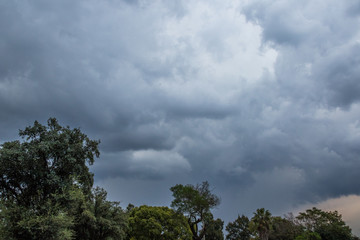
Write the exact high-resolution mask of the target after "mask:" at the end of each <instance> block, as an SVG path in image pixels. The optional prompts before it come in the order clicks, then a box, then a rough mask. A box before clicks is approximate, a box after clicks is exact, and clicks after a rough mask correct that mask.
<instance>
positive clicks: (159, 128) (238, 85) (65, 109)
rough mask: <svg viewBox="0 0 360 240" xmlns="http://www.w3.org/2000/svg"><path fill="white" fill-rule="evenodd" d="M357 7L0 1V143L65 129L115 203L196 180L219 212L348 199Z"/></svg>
mask: <svg viewBox="0 0 360 240" xmlns="http://www.w3.org/2000/svg"><path fill="white" fill-rule="evenodd" d="M359 16H360V2H359V1H357V0H346V1H338V0H312V1H310V0H304V1H298V0H276V1H274V0H249V1H243V0H242V1H231V0H229V1H223V0H197V1H185V0H184V1H181V0H155V1H150V0H149V1H147V0H138V1H136V0H133V1H131V0H123V1H120V0H119V1H114V0H104V1H98V0H86V1H85V0H84V1H80V0H79V1H72V0H62V1H48V0H34V1H26V0H24V1H8V0H0V32H1V34H0V111H1V114H0V141H1V142H4V141H9V140H14V139H16V138H17V134H18V129H23V128H24V127H25V126H28V125H31V124H32V123H33V122H34V121H35V120H39V121H40V122H42V123H44V124H45V123H46V120H47V119H48V118H49V117H56V118H57V119H58V120H59V122H60V124H62V125H70V126H71V127H80V128H81V130H82V131H83V132H84V133H86V134H87V135H89V136H90V137H91V138H92V139H100V140H101V145H100V150H101V156H100V158H99V159H98V160H97V161H96V163H95V165H94V166H93V167H92V168H91V169H92V171H93V172H94V173H95V180H96V181H95V183H96V184H97V185H100V186H103V187H105V188H106V190H107V191H108V194H109V197H110V199H111V200H119V201H121V202H122V204H123V206H126V205H127V204H128V203H133V204H135V205H141V204H148V205H169V204H170V202H171V200H172V196H171V192H170V191H169V188H170V187H171V186H173V185H175V184H177V183H182V184H188V183H189V184H196V183H201V182H202V181H205V180H208V181H209V183H210V185H211V187H212V189H213V192H214V193H216V194H218V195H219V196H220V197H221V199H222V203H221V205H220V206H219V207H218V209H216V210H215V216H216V217H221V218H223V219H224V220H225V221H226V222H227V221H230V220H233V219H235V218H236V216H237V214H238V213H239V214H248V215H249V216H251V214H252V212H254V211H255V210H256V209H257V208H260V207H265V208H267V209H269V210H270V211H271V212H272V213H273V214H275V215H282V214H284V213H287V212H289V211H294V210H295V209H299V208H301V206H308V205H309V204H310V205H312V204H313V205H315V204H319V203H321V202H326V201H331V200H332V199H337V198H339V197H343V198H344V196H348V195H352V197H351V199H352V200H354V199H355V200H354V201H357V203H359V204H360V201H359V198H357V197H356V195H359V194H360V184H359V177H360V174H359V173H360V122H359V119H360V22H359V20H360V18H359ZM354 196H355V197H354ZM343 198H342V199H343Z"/></svg>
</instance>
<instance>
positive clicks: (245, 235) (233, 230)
mask: <svg viewBox="0 0 360 240" xmlns="http://www.w3.org/2000/svg"><path fill="white" fill-rule="evenodd" d="M249 227H250V220H249V218H248V217H247V216H244V215H241V216H238V217H237V219H235V221H234V222H229V223H228V225H227V226H226V231H227V232H228V234H227V235H226V239H227V240H250V238H251V231H250V228H249Z"/></svg>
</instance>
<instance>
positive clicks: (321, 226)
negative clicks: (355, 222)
mask: <svg viewBox="0 0 360 240" xmlns="http://www.w3.org/2000/svg"><path fill="white" fill-rule="evenodd" d="M297 219H298V220H299V223H300V224H301V225H302V226H303V227H304V228H305V229H306V230H307V231H309V232H316V233H318V234H319V235H320V236H321V239H322V240H342V239H344V240H345V239H351V238H352V234H351V229H350V228H349V227H348V226H347V225H346V224H345V222H344V221H343V220H342V218H341V215H340V214H339V213H338V212H337V211H333V212H332V211H329V212H325V211H322V210H320V209H318V208H315V207H314V208H312V209H308V210H306V211H305V212H302V213H300V214H299V216H297Z"/></svg>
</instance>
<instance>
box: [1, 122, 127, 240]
mask: <svg viewBox="0 0 360 240" xmlns="http://www.w3.org/2000/svg"><path fill="white" fill-rule="evenodd" d="M19 135H20V137H22V141H19V140H17V141H12V142H5V143H4V144H2V145H1V148H0V204H1V205H0V208H1V209H0V217H1V219H0V223H1V227H0V231H1V232H0V233H1V235H2V237H3V238H4V239H54V240H55V239H64V240H65V239H123V237H124V236H125V233H124V230H123V228H124V225H126V219H125V218H124V216H125V215H124V213H123V211H122V209H121V208H120V207H119V206H118V204H117V203H113V202H109V201H106V199H105V198H106V192H105V190H102V189H99V188H96V189H95V190H94V193H92V186H93V181H94V180H93V174H92V173H91V172H90V171H89V168H88V165H91V164H93V162H94V159H95V157H98V156H99V150H98V144H99V141H94V140H90V139H89V138H88V137H87V136H86V135H85V134H83V133H82V132H81V131H80V129H78V128H75V129H70V128H69V127H62V126H60V125H59V124H58V122H57V120H56V119H55V118H50V119H49V120H48V122H47V126H43V125H41V124H40V123H38V122H37V121H35V123H34V125H33V126H30V127H27V128H25V130H20V131H19Z"/></svg>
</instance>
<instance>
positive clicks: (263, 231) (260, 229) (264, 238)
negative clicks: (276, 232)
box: [251, 208, 271, 240]
mask: <svg viewBox="0 0 360 240" xmlns="http://www.w3.org/2000/svg"><path fill="white" fill-rule="evenodd" d="M251 222H252V225H253V229H254V230H255V231H256V232H257V233H258V234H259V238H260V240H268V239H269V233H270V229H271V213H270V212H269V210H265V209H264V208H260V209H257V210H256V212H254V217H253V218H252V219H251Z"/></svg>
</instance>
